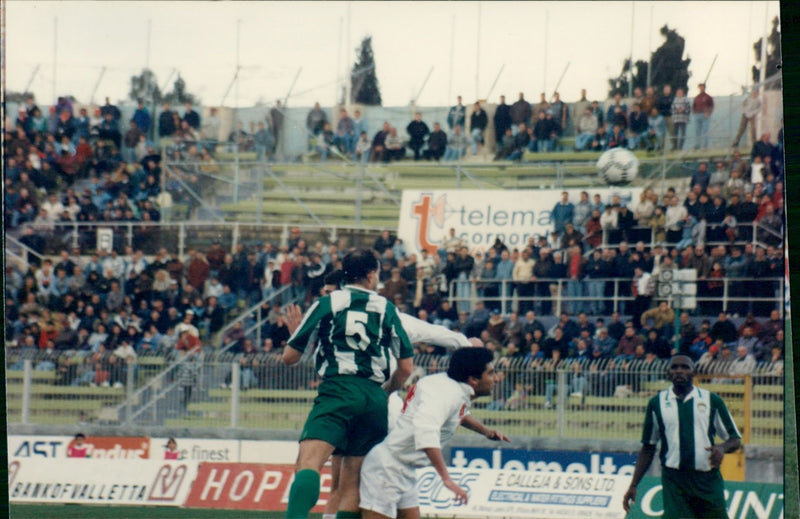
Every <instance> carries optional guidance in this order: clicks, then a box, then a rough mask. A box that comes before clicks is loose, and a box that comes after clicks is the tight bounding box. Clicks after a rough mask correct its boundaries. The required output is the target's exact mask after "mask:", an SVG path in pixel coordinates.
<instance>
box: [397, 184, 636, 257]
mask: <svg viewBox="0 0 800 519" xmlns="http://www.w3.org/2000/svg"><path fill="white" fill-rule="evenodd" d="M564 191H566V192H567V193H568V194H569V202H571V203H572V204H573V205H574V204H577V203H578V202H579V201H580V194H581V192H582V191H586V192H587V193H588V194H589V202H590V203H591V202H592V201H593V199H594V195H600V198H601V201H602V202H603V203H604V204H609V203H612V201H613V197H614V196H615V195H616V196H619V197H620V203H622V204H626V205H627V206H628V207H629V208H631V209H632V208H633V205H634V203H636V202H638V200H639V195H640V194H641V192H642V188H640V187H636V188H633V187H632V188H598V189H589V190H586V189H565V190H559V189H531V190H515V191H505V190H470V189H458V190H431V191H420V190H410V189H407V190H404V191H403V198H402V202H401V204H402V205H401V206H400V222H399V225H398V232H397V235H398V237H399V238H401V239H402V240H403V243H404V244H405V248H406V252H407V253H418V252H419V251H421V250H422V249H426V250H428V252H431V253H433V252H435V251H436V250H437V249H438V248H439V247H441V245H442V243H443V242H444V239H445V237H446V236H447V235H448V233H449V231H450V229H451V228H452V229H455V232H456V236H458V237H460V238H462V239H463V240H464V242H465V243H466V244H467V246H468V247H469V249H470V250H471V251H477V250H481V251H483V250H486V249H488V248H489V247H491V246H492V244H494V242H495V239H497V238H499V239H500V241H501V242H503V243H504V244H505V245H506V246H507V247H508V248H509V249H514V248H519V249H521V248H522V247H524V246H525V244H526V243H527V242H528V238H531V237H533V238H534V239H535V238H536V237H537V236H546V235H549V234H550V233H551V232H552V231H553V220H552V218H551V213H552V211H553V208H554V207H555V205H556V204H557V203H559V202H560V201H561V193H562V192H564Z"/></svg>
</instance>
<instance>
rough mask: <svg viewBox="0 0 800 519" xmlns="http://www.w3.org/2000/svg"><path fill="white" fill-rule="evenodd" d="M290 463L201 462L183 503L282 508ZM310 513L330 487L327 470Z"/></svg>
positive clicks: (291, 476)
mask: <svg viewBox="0 0 800 519" xmlns="http://www.w3.org/2000/svg"><path fill="white" fill-rule="evenodd" d="M293 481H294V466H292V465H267V464H261V463H201V464H200V466H199V468H198V470H197V477H196V478H195V480H194V483H193V484H192V489H191V492H190V493H189V496H188V497H187V498H186V503H185V506H186V507H189V508H228V509H236V510H276V511H281V510H286V505H287V503H288V502H289V489H290V488H291V486H292V482H293ZM320 485H321V488H320V497H319V500H318V501H317V504H316V506H315V507H314V508H313V509H312V510H311V511H312V512H322V511H323V508H324V506H325V504H326V503H327V502H328V496H329V494H330V490H331V476H330V471H329V470H328V469H327V468H325V469H323V471H322V477H321V479H320Z"/></svg>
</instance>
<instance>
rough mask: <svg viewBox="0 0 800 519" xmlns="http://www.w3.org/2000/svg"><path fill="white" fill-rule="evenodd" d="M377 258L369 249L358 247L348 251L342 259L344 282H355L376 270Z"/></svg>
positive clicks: (377, 265) (377, 266)
mask: <svg viewBox="0 0 800 519" xmlns="http://www.w3.org/2000/svg"><path fill="white" fill-rule="evenodd" d="M378 268H379V263H378V258H377V257H376V256H375V252H374V251H373V250H371V249H358V250H354V251H352V252H349V253H348V254H347V255H346V256H345V257H344V259H343V260H342V270H343V277H344V282H345V283H356V282H358V281H361V280H364V279H367V274H369V273H370V272H374V271H376V270H378Z"/></svg>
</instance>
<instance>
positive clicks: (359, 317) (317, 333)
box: [287, 285, 414, 384]
mask: <svg viewBox="0 0 800 519" xmlns="http://www.w3.org/2000/svg"><path fill="white" fill-rule="evenodd" d="M312 341H315V342H316V344H317V348H316V351H315V353H314V354H315V356H316V370H317V373H319V375H320V376H321V377H322V378H326V377H332V376H336V375H355V376H358V377H363V378H368V379H370V380H373V381H375V382H378V383H379V384H382V383H384V382H386V381H387V380H388V379H389V376H390V358H391V357H395V358H397V359H405V358H409V357H413V356H414V349H413V348H412V346H411V343H410V342H409V340H408V335H407V334H406V332H405V330H404V329H403V326H402V324H401V322H400V317H399V315H398V312H397V309H396V307H395V306H394V305H393V304H392V303H391V302H389V301H387V300H386V298H384V297H382V296H379V295H378V294H377V293H375V292H373V291H371V290H367V289H364V288H360V287H356V286H353V285H347V286H346V287H344V289H342V290H335V291H334V292H331V293H330V294H329V295H327V296H323V297H320V298H319V299H317V301H316V302H314V304H313V305H311V308H309V309H308V312H306V315H305V316H304V317H303V320H302V322H301V323H300V326H298V328H297V330H295V332H294V334H292V336H291V337H290V338H289V341H288V343H287V344H288V345H289V346H290V347H292V348H294V349H296V350H298V351H304V350H305V349H306V346H307V345H308V344H309V342H312Z"/></svg>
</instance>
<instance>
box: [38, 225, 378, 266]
mask: <svg viewBox="0 0 800 519" xmlns="http://www.w3.org/2000/svg"><path fill="white" fill-rule="evenodd" d="M25 225H27V226H30V227H32V228H33V229H35V230H37V231H41V233H42V236H43V237H44V238H45V240H46V241H45V251H44V253H45V254H57V253H58V252H60V251H61V250H63V248H64V247H65V246H67V247H69V248H70V249H73V250H74V249H79V250H80V251H81V253H82V254H90V253H93V252H94V251H95V250H96V248H97V239H96V232H97V230H98V229H100V228H110V229H112V230H113V231H114V237H115V245H114V247H115V249H119V251H122V250H124V248H125V247H126V246H131V247H133V248H134V249H140V250H142V252H143V253H144V254H145V255H152V254H155V253H156V252H157V251H158V250H159V249H161V248H166V249H167V250H168V251H170V252H171V251H175V252H177V253H178V256H179V257H181V258H183V257H185V255H186V252H187V251H188V250H189V249H200V250H203V249H205V248H209V247H210V246H211V242H212V241H213V240H215V239H220V241H222V242H223V243H224V246H225V247H226V248H228V246H229V247H230V248H229V249H228V250H234V249H235V248H236V245H237V244H238V243H245V244H255V243H256V242H267V241H273V242H275V243H278V244H280V245H286V244H287V243H288V241H289V236H290V232H289V231H290V229H291V228H293V227H297V228H299V229H300V231H301V233H302V234H303V237H304V238H305V239H306V241H307V242H315V241H322V242H323V243H336V242H337V241H339V240H340V239H341V238H344V239H345V241H347V242H348V243H350V244H357V243H362V242H364V241H365V239H366V238H370V241H369V243H370V244H371V242H372V240H374V239H375V237H377V236H378V234H379V233H380V231H381V230H383V229H382V228H377V227H343V226H336V225H323V226H319V225H308V224H290V223H283V224H276V223H263V224H257V223H241V222H232V223H218V222H168V223H167V222H91V223H90V222H56V223H54V224H48V225H41V224H32V223H31V224H25ZM50 228H55V231H50V230H48V229H50ZM117 239H118V240H117Z"/></svg>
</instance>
